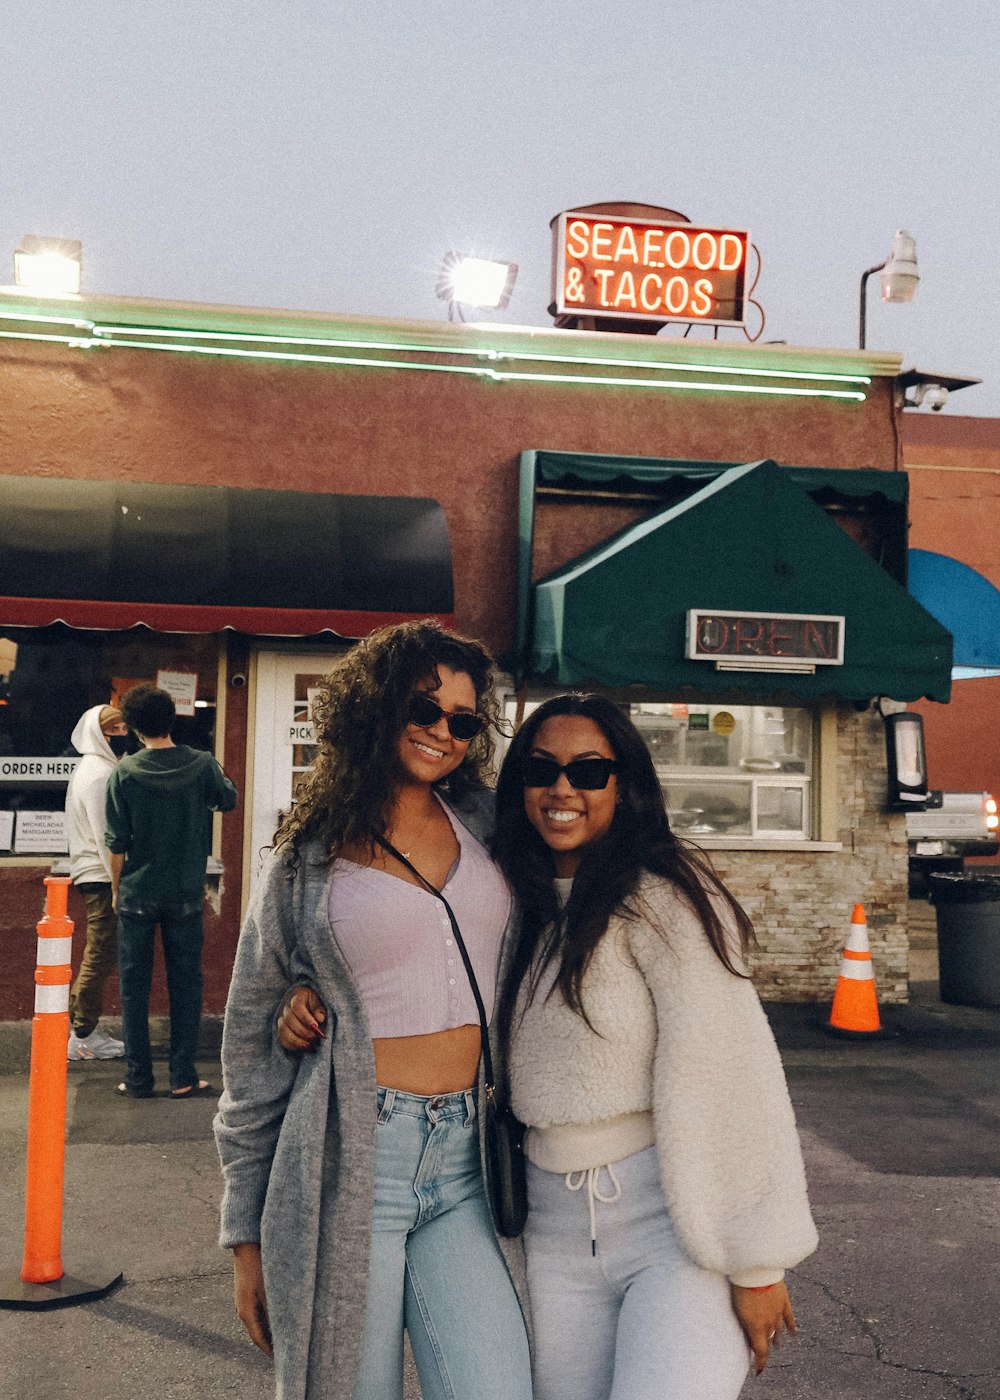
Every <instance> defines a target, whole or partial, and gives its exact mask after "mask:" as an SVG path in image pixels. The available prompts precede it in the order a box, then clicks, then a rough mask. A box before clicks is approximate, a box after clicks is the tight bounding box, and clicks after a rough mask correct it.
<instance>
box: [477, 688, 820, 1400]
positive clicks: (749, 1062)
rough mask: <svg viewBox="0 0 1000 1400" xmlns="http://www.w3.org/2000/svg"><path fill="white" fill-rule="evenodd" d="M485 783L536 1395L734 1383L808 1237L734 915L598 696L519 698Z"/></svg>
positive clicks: (713, 1397) (652, 1397) (802, 1195)
mask: <svg viewBox="0 0 1000 1400" xmlns="http://www.w3.org/2000/svg"><path fill="white" fill-rule="evenodd" d="M497 799H498V830H497V843H496V856H497V859H498V862H499V864H500V866H501V868H502V869H503V870H504V871H505V873H506V875H507V878H508V880H509V881H510V883H511V885H512V887H513V889H514V892H515V895H516V898H517V901H518V903H519V905H520V911H521V918H522V928H521V937H520V942H519V945H518V947H517V949H516V952H515V957H514V967H513V972H512V975H511V977H510V979H509V980H508V983H507V988H506V992H505V997H504V1007H503V1010H502V1030H503V1031H504V1034H505V1036H506V1043H507V1047H508V1077H509V1081H510V1090H511V1097H512V1103H513V1107H514V1110H515V1112H516V1113H517V1115H518V1116H519V1117H520V1118H521V1119H522V1121H523V1122H524V1123H525V1124H526V1125H527V1128H528V1131H527V1134H526V1141H525V1150H526V1155H527V1157H528V1173H529V1179H528V1187H529V1206H530V1209H529V1218H528V1224H527V1226H526V1229H525V1235H524V1244H525V1251H526V1256H527V1266H528V1286H529V1297H530V1302H531V1312H532V1319H533V1324H534V1334H535V1374H534V1397H535V1400H735V1397H736V1396H737V1395H738V1394H739V1391H740V1389H741V1387H742V1384H743V1382H744V1380H745V1378H746V1374H747V1370H748V1365H749V1360H750V1353H751V1352H752V1355H753V1359H754V1365H755V1368H756V1370H757V1371H758V1372H760V1371H761V1370H762V1369H763V1367H764V1364H765V1362H766V1360H767V1356H768V1351H769V1348H770V1346H772V1345H774V1344H775V1343H776V1342H777V1340H778V1336H779V1334H780V1333H781V1332H782V1329H787V1330H788V1332H790V1333H793V1332H794V1330H795V1321H794V1317H793V1313H792V1306H791V1302H790V1300H789V1296H788V1290H787V1288H786V1286H785V1283H784V1281H783V1279H784V1271H785V1269H786V1268H789V1267H791V1266H793V1265H795V1264H797V1263H798V1262H799V1261H800V1260H801V1259H803V1258H804V1257H805V1256H806V1255H808V1254H810V1253H811V1252H812V1250H813V1249H814V1248H815V1247H816V1231H815V1228H814V1226H813V1222H812V1218H811V1215H810V1212H809V1205H808V1200H807V1197H806V1187H805V1175H804V1171H803V1165H802V1157H801V1152H800V1148H799V1142H798V1137H797V1134H796V1130H795V1122H794V1116H793V1113H792V1107H791V1103H790V1101H789V1097H788V1091H787V1088H786V1085H785V1079H784V1074H783V1071H782V1067H781V1062H780V1059H779V1056H778V1051H777V1047H776V1046H775V1043H774V1039H773V1037H772V1035H771V1032H770V1029H769V1027H768V1024H767V1021H766V1019H765V1016H764V1013H763V1010H762V1008H761V1006H760V1002H759V1001H758V999H757V996H756V993H755V992H754V989H753V986H752V984H751V982H750V980H749V978H748V976H747V973H746V967H745V961H744V959H745V956H746V953H747V951H748V948H749V947H750V946H751V943H752V939H753V933H752V929H751V926H750V924H749V921H748V919H747V917H746V915H745V914H744V912H743V911H742V909H741V908H740V907H739V905H738V904H737V903H736V901H735V900H734V899H733V898H732V896H731V895H729V893H728V892H727V891H726V890H725V889H724V887H723V886H722V885H721V884H720V882H719V881H718V879H717V878H716V877H715V876H714V875H713V874H712V872H711V871H710V870H709V869H708V868H707V866H706V865H705V864H703V863H702V862H701V861H700V860H698V859H697V858H696V857H695V856H694V855H693V854H692V853H691V852H690V851H688V850H686V849H685V848H684V847H683V846H682V845H681V844H680V843H679V842H678V841H677V840H676V838H675V837H674V835H673V834H672V832H671V831H670V827H669V823H668V821H667V816H666V812H665V810H664V805H663V798H662V794H661V792H660V786H659V782H658V780H657V777H656V773H655V770H654V768H653V764H652V760H651V758H650V755H649V752H648V750H647V748H646V745H645V743H644V742H643V740H642V737H641V736H640V735H639V733H638V731H637V730H636V729H635V727H634V726H633V725H632V724H631V722H630V720H629V719H628V718H627V717H626V716H625V715H624V714H623V712H622V711H621V710H620V709H619V708H618V707H617V706H616V705H614V704H612V703H611V702H610V701H608V700H607V699H605V698H604V697H602V696H595V695H591V696H574V695H564V696H558V697H556V698H554V699H551V700H549V701H546V702H545V703H544V704H543V705H542V706H540V707H539V708H538V709H537V710H535V711H534V712H533V713H532V714H531V715H530V716H529V718H528V719H527V720H526V722H525V723H524V725H523V726H522V727H521V729H520V730H519V731H518V733H517V734H516V736H515V738H514V740H513V742H512V744H511V747H510V749H509V751H508V754H507V757H506V760H505V762H504V766H503V770H502V772H501V775H500V781H499V785H498V790H497ZM748 1344H749V1349H748Z"/></svg>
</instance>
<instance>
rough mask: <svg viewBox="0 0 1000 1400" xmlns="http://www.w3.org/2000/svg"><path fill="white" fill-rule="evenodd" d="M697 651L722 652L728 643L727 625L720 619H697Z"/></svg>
mask: <svg viewBox="0 0 1000 1400" xmlns="http://www.w3.org/2000/svg"><path fill="white" fill-rule="evenodd" d="M697 635H698V650H699V651H707V652H710V653H712V652H724V651H725V650H726V644H727V643H728V641H729V624H728V623H727V622H726V621H725V620H724V619H723V618H721V617H700V618H699V619H698V634H697Z"/></svg>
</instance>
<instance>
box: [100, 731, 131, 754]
mask: <svg viewBox="0 0 1000 1400" xmlns="http://www.w3.org/2000/svg"><path fill="white" fill-rule="evenodd" d="M105 737H106V738H107V741H108V745H109V747H110V749H111V752H112V753H113V754H114V756H115V758H124V756H125V755H126V754H127V753H128V749H129V739H128V735H127V734H108V735H106V736H105Z"/></svg>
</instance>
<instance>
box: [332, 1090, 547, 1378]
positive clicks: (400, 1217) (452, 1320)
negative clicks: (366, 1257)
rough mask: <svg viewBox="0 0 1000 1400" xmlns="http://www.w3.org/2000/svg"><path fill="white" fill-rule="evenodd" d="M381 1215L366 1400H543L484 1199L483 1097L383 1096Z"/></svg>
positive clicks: (364, 1367)
mask: <svg viewBox="0 0 1000 1400" xmlns="http://www.w3.org/2000/svg"><path fill="white" fill-rule="evenodd" d="M375 1131H376V1138H375V1211H374V1219H373V1223H372V1251H371V1265H370V1269H369V1274H368V1303H367V1310H366V1313H365V1331H364V1343H363V1347H362V1357H361V1370H360V1373H359V1375H358V1381H357V1384H356V1386H355V1389H354V1400H402V1396H403V1329H404V1327H405V1329H406V1331H407V1332H408V1333H409V1337H410V1346H411V1348H412V1349H413V1356H414V1359H415V1361H416V1363H417V1372H418V1374H419V1377H420V1388H421V1391H422V1392H423V1397H424V1400H531V1365H530V1361H529V1358H528V1341H527V1336H526V1334H525V1330H524V1319H523V1317H522V1316H521V1308H520V1305H519V1303H518V1301H517V1295H516V1293H515V1292H514V1286H513V1284H512V1283H511V1280H510V1274H509V1273H508V1272H507V1265H506V1263H505V1261H504V1258H503V1255H502V1254H501V1253H500V1247H499V1245H498V1244H497V1240H496V1235H495V1234H494V1231H493V1224H492V1222H491V1220H490V1213H489V1206H488V1204H487V1201H486V1195H485V1192H484V1190H483V1178H482V1170H481V1167H480V1161H479V1130H478V1125H477V1122H476V1100H475V1096H474V1094H473V1093H472V1092H468V1093H460V1094H439V1095H435V1096H434V1097H433V1098H425V1097H423V1096H422V1095H419V1094H405V1093H403V1092H402V1091H400V1090H397V1089H382V1088H380V1089H379V1091H378V1126H377V1127H376V1130H375Z"/></svg>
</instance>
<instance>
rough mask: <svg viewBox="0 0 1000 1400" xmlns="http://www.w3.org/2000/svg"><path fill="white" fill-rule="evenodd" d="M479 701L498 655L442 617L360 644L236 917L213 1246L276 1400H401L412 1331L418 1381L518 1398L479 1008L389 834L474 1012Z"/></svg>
mask: <svg viewBox="0 0 1000 1400" xmlns="http://www.w3.org/2000/svg"><path fill="white" fill-rule="evenodd" d="M491 695H492V663H491V658H490V657H489V655H488V654H487V653H486V652H485V651H484V649H483V648H482V647H481V646H480V645H479V644H478V643H476V642H472V641H468V640H466V639H464V638H461V637H456V636H454V635H453V634H449V633H446V632H444V631H443V629H441V628H440V627H438V626H437V625H436V624H434V623H430V622H424V623H409V624H403V625H401V626H398V627H393V628H386V629H383V630H382V631H381V632H379V633H376V634H374V635H373V636H372V637H370V638H368V639H367V640H366V641H364V642H361V643H359V644H358V646H357V647H355V648H354V649H353V650H352V651H351V652H350V653H349V654H348V655H347V657H346V658H345V659H344V660H343V661H342V662H341V663H340V665H339V666H338V668H337V669H336V670H335V672H334V673H333V674H332V675H331V676H330V677H329V678H328V680H327V682H326V683H325V686H324V688H323V689H322V691H321V693H320V697H319V700H318V702H317V703H316V704H315V705H314V716H313V717H314V723H315V725H316V731H317V737H318V744H319V756H318V758H317V761H316V763H315V765H314V767H313V769H312V770H311V772H310V775H309V777H308V779H307V780H306V782H305V784H304V785H303V787H302V788H301V789H300V791H299V792H298V793H297V795H296V797H297V800H296V803H295V805H294V807H293V809H292V812H291V813H290V814H289V816H288V817H287V818H286V819H285V821H284V823H283V824H282V826H281V828H280V830H279V832H278V834H277V837H276V839H275V845H274V849H273V850H272V851H271V853H270V855H269V859H268V862H267V866H266V869H265V871H264V873H263V876H262V878H261V880H260V883H259V885H258V888H257V892H256V894H255V896H254V899H253V901H252V904H251V908H250V911H249V913H248V916H247V919H246V922H245V925H244V928H243V931H242V933H241V936H240V943H239V948H238V950H237V956H236V963H235V967H234V971H233V980H232V986H231V989H230V994H229V1002H228V1005H227V1010H226V1023H225V1034H224V1039H223V1074H224V1080H225V1088H224V1092H223V1095H222V1099H221V1101H220V1104H219V1112H218V1116H217V1118H216V1122H215V1130H216V1140H217V1143H218V1148H219V1154H220V1158H221V1161H222V1167H223V1174H224V1178H225V1194H224V1200H223V1208H222V1233H221V1242H222V1244H223V1245H224V1246H226V1247H228V1248H231V1249H232V1251H233V1260H234V1275H235V1291H236V1303H237V1311H238V1312H239V1315H240V1317H241V1319H242V1320H243V1322H244V1324H245V1326H246V1328H247V1331H248V1333H249V1335H250V1337H251V1339H252V1340H253V1341H254V1342H255V1343H256V1345H258V1346H259V1347H260V1348H261V1349H262V1350H263V1351H265V1352H266V1353H267V1354H269V1355H273V1356H274V1361H275V1371H276V1382H277V1395H278V1397H279V1400H320V1397H322V1400H401V1397H402V1354H403V1330H404V1328H405V1330H406V1331H407V1332H408V1334H409V1337H410V1342H411V1346H412V1348H413V1353H414V1356H415V1359H416V1363H417V1369H418V1373H419V1376H420V1383H421V1389H422V1391H423V1395H424V1397H425V1400H446V1398H447V1400H530V1397H531V1380H530V1366H529V1360H528V1351H527V1340H526V1334H525V1327H524V1319H523V1315H522V1311H521V1308H520V1306H519V1302H518V1297H517V1294H516V1292H515V1289H514V1285H513V1282H512V1276H511V1273H510V1271H509V1268H508V1260H507V1259H505V1256H504V1254H503V1252H502V1245H501V1242H499V1241H498V1239H497V1237H496V1234H495V1232H494V1230H493V1226H492V1223H491V1221H490V1216H489V1209H488V1206H487V1203H486V1199H485V1195H484V1191H483V1178H482V1165H481V1140H480V1136H481V1135H480V1121H481V1115H480V1107H481V1105H480V1104H479V1102H478V1099H479V1094H478V1090H477V1082H478V1066H479V1055H480V1032H479V1018H478V1014H477V1012H476V1009H475V1005H474V1003H473V1000H472V996H471V991H470V989H469V987H468V983H467V979H466V978H465V976H464V972H463V970H462V965H461V962H460V960H459V959H458V958H457V956H456V953H457V950H456V949H455V947H454V946H453V944H452V938H451V929H450V927H449V926H448V925H447V920H444V921H443V922H442V917H441V915H442V910H441V906H440V904H439V903H438V901H437V900H435V899H434V898H433V897H432V896H431V895H429V894H428V893H427V892H426V891H425V890H424V889H423V888H421V887H420V885H419V884H418V883H417V882H416V880H415V879H413V877H412V876H411V875H410V873H409V871H408V870H407V869H406V868H405V867H403V866H402V865H401V864H400V863H399V862H398V861H397V860H395V859H394V857H393V855H392V854H391V853H390V852H389V850H388V846H389V845H391V846H392V847H394V848H395V849H396V850H398V851H400V852H402V853H403V854H404V855H405V856H406V858H407V860H410V861H412V863H413V864H414V865H415V866H416V867H417V868H418V869H419V870H420V871H421V873H422V874H424V875H425V876H426V877H427V878H428V879H429V880H430V881H431V882H433V883H434V884H435V885H437V886H438V888H441V887H445V888H447V890H448V896H449V900H450V902H451V904H452V905H453V907H454V909H455V911H456V914H457V915H458V918H459V923H460V926H461V928H462V932H463V935H464V938H465V942H466V946H467V948H468V950H469V954H470V957H471V958H472V961H473V964H474V966H475V968H476V974H477V979H478V981H479V984H480V990H481V992H482V995H483V999H484V1001H485V1002H486V1003H487V1011H488V1012H489V1011H490V1010H491V1004H492V1001H493V999H494V994H495V988H496V985H497V981H498V978H499V976H500V972H501V969H500V961H501V954H502V950H503V947H504V939H505V931H506V928H507V923H508V917H509V912H510V896H509V892H508V890H507V886H506V883H505V882H504V880H503V879H502V877H501V876H500V875H499V873H498V872H497V870H496V868H495V867H494V866H493V864H492V862H491V861H490V860H489V858H488V857H487V855H486V852H485V850H484V849H483V846H482V845H481V844H480V843H481V840H485V839H488V835H489V831H490V828H491V826H492V794H490V793H488V792H487V791H486V790H485V788H484V785H483V776H484V773H485V772H486V770H487V768H488V764H489V759H490V755H491V740H490V735H489V729H488V724H487V720H488V719H489V718H491V717H492V708H493V705H494V702H493V700H492V698H491ZM383 842H385V843H387V844H386V845H383V844H382V843H383ZM290 983H307V984H308V985H309V986H310V987H311V988H313V989H314V994H315V1000H313V1001H312V1002H311V1005H312V1006H313V1007H314V1008H315V1014H314V1015H310V1014H308V1013H307V1016H306V1023H305V1025H304V1026H303V1027H302V1030H303V1035H302V1037H301V1039H300V1040H299V1041H298V1042H297V1043H298V1044H299V1045H301V1046H306V1045H307V1043H308V1046H309V1047H310V1048H313V1049H314V1050H315V1053H314V1054H306V1055H298V1054H289V1053H288V1052H287V1051H285V1050H283V1049H282V1048H281V1046H280V1045H279V1044H278V1042H277V1039H276V1017H277V1013H278V1009H279V1005H280V1003H281V1000H282V996H283V994H284V993H285V992H286V991H287V989H288V987H289V984H290ZM508 1248H509V1246H508Z"/></svg>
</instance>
